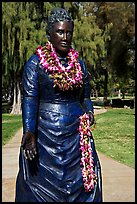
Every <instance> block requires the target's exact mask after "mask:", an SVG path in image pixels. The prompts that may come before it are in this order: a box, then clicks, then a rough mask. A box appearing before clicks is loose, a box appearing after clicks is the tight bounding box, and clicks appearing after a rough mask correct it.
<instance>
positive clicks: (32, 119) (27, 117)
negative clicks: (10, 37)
mask: <svg viewBox="0 0 137 204" xmlns="http://www.w3.org/2000/svg"><path fill="white" fill-rule="evenodd" d="M22 91H23V93H22V94H23V96H22V122H23V133H25V132H28V131H29V132H32V133H34V134H35V131H36V120H37V113H38V95H39V93H38V57H37V56H36V55H33V56H32V57H30V59H29V60H28V61H27V63H26V64H25V67H24V71H23V77H22Z"/></svg>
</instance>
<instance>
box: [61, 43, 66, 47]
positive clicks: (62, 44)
mask: <svg viewBox="0 0 137 204" xmlns="http://www.w3.org/2000/svg"><path fill="white" fill-rule="evenodd" d="M60 45H61V46H62V47H68V43H61V44H60Z"/></svg>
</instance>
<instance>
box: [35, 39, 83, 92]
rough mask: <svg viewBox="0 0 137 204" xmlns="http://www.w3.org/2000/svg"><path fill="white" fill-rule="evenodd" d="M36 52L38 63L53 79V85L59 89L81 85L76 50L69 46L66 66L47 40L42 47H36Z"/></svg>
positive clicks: (80, 71)
mask: <svg viewBox="0 0 137 204" xmlns="http://www.w3.org/2000/svg"><path fill="white" fill-rule="evenodd" d="M36 54H37V55H38V56H39V59H40V64H41V65H42V66H43V68H44V69H45V70H46V71H47V72H48V73H49V75H50V77H51V78H53V79H54V87H59V89H60V90H62V91H64V90H68V89H71V90H73V89H74V87H75V88H78V87H81V86H82V84H83V81H82V70H81V66H80V64H79V62H78V52H77V51H76V50H74V49H73V48H70V51H69V53H68V66H67V67H64V66H63V65H62V64H61V63H60V62H59V59H58V56H57V54H56V51H55V48H54V47H53V45H52V43H50V42H49V41H48V42H47V43H46V45H45V46H44V47H42V46H39V47H37V48H36Z"/></svg>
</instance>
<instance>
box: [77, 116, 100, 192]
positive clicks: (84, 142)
mask: <svg viewBox="0 0 137 204" xmlns="http://www.w3.org/2000/svg"><path fill="white" fill-rule="evenodd" d="M90 126H91V122H90V119H89V115H88V114H86V113H85V114H84V115H82V116H80V125H79V132H80V150H81V152H82V157H81V163H80V164H81V166H82V176H83V181H84V188H85V191H86V192H88V191H91V190H92V189H93V188H94V184H95V182H96V179H97V177H96V174H95V172H94V169H93V167H94V165H93V164H94V161H93V156H92V148H91V141H90V137H91V135H92V132H91V127H90Z"/></svg>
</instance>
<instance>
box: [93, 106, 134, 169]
mask: <svg viewBox="0 0 137 204" xmlns="http://www.w3.org/2000/svg"><path fill="white" fill-rule="evenodd" d="M134 111H135V110H134V109H120V108H118V109H108V111H107V112H106V113H103V114H100V115H96V116H95V119H96V128H95V129H94V131H93V136H94V139H95V143H96V148H97V150H98V151H100V152H102V153H104V154H106V155H108V156H110V157H112V158H113V159H116V160H118V161H120V162H122V163H124V164H126V165H129V166H131V167H135V114H134Z"/></svg>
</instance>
